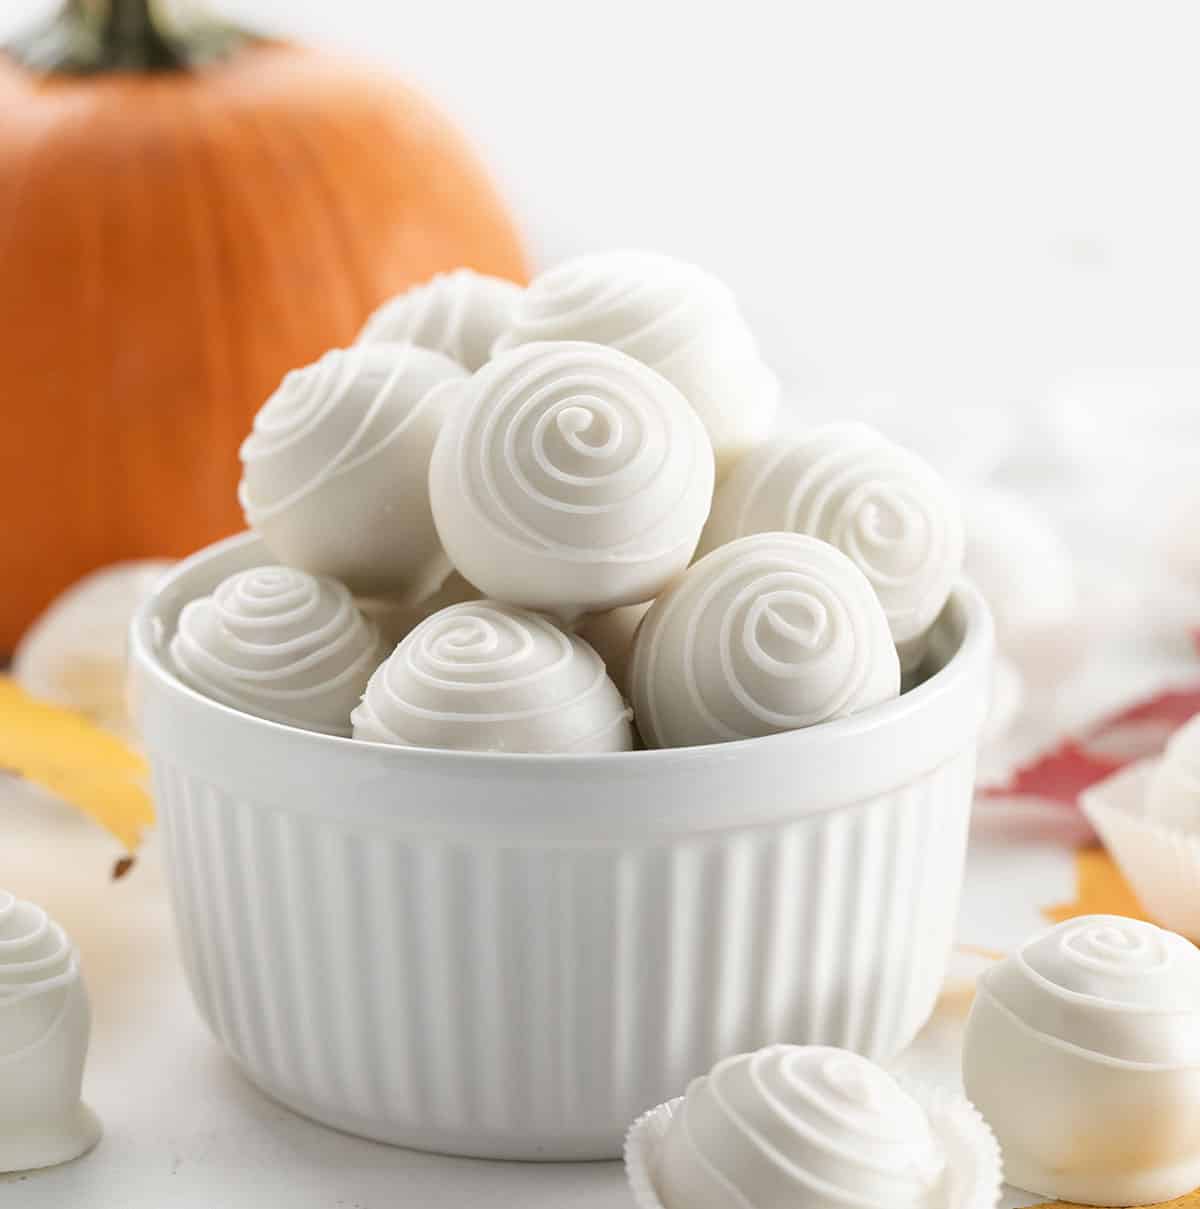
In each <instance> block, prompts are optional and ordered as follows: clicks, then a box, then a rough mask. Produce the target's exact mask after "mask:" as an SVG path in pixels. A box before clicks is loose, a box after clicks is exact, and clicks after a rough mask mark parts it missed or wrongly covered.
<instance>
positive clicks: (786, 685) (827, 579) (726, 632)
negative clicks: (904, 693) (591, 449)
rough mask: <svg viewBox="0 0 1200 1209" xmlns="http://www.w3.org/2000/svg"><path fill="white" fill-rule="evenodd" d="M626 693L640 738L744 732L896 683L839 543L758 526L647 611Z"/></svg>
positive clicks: (892, 652)
mask: <svg viewBox="0 0 1200 1209" xmlns="http://www.w3.org/2000/svg"><path fill="white" fill-rule="evenodd" d="M629 680H630V692H631V697H632V700H633V708H634V715H635V717H636V718H637V723H638V730H639V732H640V733H641V735H642V738H643V739H644V740H645V741H646V745H647V746H648V747H688V746H692V745H698V744H704V743H723V742H727V741H729V740H734V739H752V738H756V737H758V736H760V735H770V734H775V733H777V732H779V731H785V730H796V729H799V728H800V727H804V726H812V725H814V724H816V723H818V722H826V721H828V720H830V719H832V718H844V717H846V716H847V715H849V714H854V713H857V712H858V711H859V710H863V709H866V708H867V707H868V706H871V705H877V704H879V703H880V702H881V701H887V700H889V699H891V698H893V697H895V696H897V694H898V693H899V692H900V662H899V660H898V659H897V657H896V648H895V646H894V645H893V644H892V637H891V634H890V633H889V631H888V625H887V618H886V617H885V616H884V614H883V609H882V607H881V606H880V604H879V601H878V599H877V598H876V596H875V593H874V592H873V591H872V590H871V585H870V584H869V583H868V582H867V579H866V577H865V576H864V575H863V573H862V572H861V571H860V570H859V569H858V568H857V567H856V566H855V565H854V564H853V563H852V562H851V561H850V559H848V558H847V557H846V556H845V555H844V554H842V553H841V551H839V550H837V549H835V548H834V547H833V546H831V545H828V544H827V543H826V542H822V541H818V540H817V539H816V538H813V537H806V536H804V535H803V534H799V533H760V534H756V535H754V536H751V537H744V538H741V539H739V540H738V541H735V542H730V543H729V545H727V546H722V547H721V548H720V549H719V550H715V551H714V552H713V553H712V554H710V555H708V556H707V557H706V558H702V559H701V560H700V561H699V562H697V563H696V564H694V565H693V566H692V567H690V568H689V569H688V571H687V573H686V574H685V575H684V576H683V578H682V579H680V580H679V581H678V582H677V583H675V584H673V585H672V586H671V587H670V588H668V589H667V591H666V592H664V593H663V594H662V595H661V596H660V597H659V598H658V599H657V600H656V601H655V602H654V604H653V606H652V607H651V609H650V611H649V613H647V614H646V616H645V618H644V619H643V621H642V624H641V626H640V628H639V629H638V632H637V637H636V638H635V639H634V644H633V665H632V668H631V670H630V674H629Z"/></svg>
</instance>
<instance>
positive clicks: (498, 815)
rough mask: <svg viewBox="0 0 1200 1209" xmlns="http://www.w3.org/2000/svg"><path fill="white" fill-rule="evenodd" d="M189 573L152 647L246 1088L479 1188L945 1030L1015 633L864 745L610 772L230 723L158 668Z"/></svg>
mask: <svg viewBox="0 0 1200 1209" xmlns="http://www.w3.org/2000/svg"><path fill="white" fill-rule="evenodd" d="M263 561H266V554H265V551H264V550H263V548H262V547H261V546H260V545H259V544H258V542H257V541H256V540H254V539H253V538H250V537H248V536H242V537H237V538H232V539H230V540H228V541H225V542H222V543H219V544H218V545H215V546H212V547H210V548H208V549H207V550H204V551H201V552H200V553H199V554H197V555H195V556H194V557H193V558H191V559H188V560H187V561H186V562H184V563H181V564H180V565H179V566H178V567H177V568H176V570H175V571H174V572H173V573H172V574H171V575H170V577H169V578H167V579H166V580H165V581H164V582H163V583H162V585H161V586H160V587H159V589H158V591H157V592H156V593H155V595H154V596H153V598H152V599H151V600H149V601H148V602H147V603H146V605H145V606H144V607H143V608H142V609H141V611H140V612H139V614H138V616H137V618H136V619H135V621H134V625H133V633H132V644H131V645H132V657H133V665H134V683H135V704H136V709H137V714H138V717H139V720H140V725H141V730H142V735H143V739H144V742H145V746H146V749H147V751H148V753H149V756H150V760H151V763H152V766H153V771H154V787H155V796H156V798H157V801H158V806H159V812H160V817H161V820H162V825H163V829H164V831H165V833H166V834H165V838H166V849H167V852H168V860H169V865H170V870H171V885H172V893H173V898H174V908H175V914H176V918H177V922H178V930H179V936H180V941H181V946H182V951H183V958H184V962H185V965H186V967H187V972H188V975H189V978H190V981H191V985H192V989H193V992H194V994H195V998H196V1002H197V1003H198V1005H199V1007H200V1011H201V1013H202V1014H203V1016H204V1018H205V1020H206V1021H207V1022H208V1024H209V1025H210V1026H211V1028H212V1030H213V1031H214V1033H215V1034H216V1035H217V1037H218V1038H219V1039H220V1041H221V1043H222V1044H223V1045H224V1046H225V1048H226V1049H227V1050H228V1051H229V1053H230V1054H232V1055H233V1057H234V1058H235V1059H236V1061H237V1062H238V1063H239V1064H240V1065H241V1067H242V1068H243V1069H244V1070H245V1072H246V1073H247V1074H248V1075H249V1077H250V1078H251V1079H252V1080H253V1081H254V1082H255V1083H257V1084H258V1085H259V1086H260V1087H261V1088H262V1089H263V1090H264V1091H266V1092H267V1093H268V1094H270V1095H271V1096H273V1097H275V1099H277V1100H279V1101H281V1102H282V1103H284V1104H286V1105H288V1106H289V1107H291V1108H294V1109H295V1110H297V1111H298V1112H301V1113H303V1114H305V1115H306V1116H310V1117H313V1118H315V1119H316V1120H319V1121H323V1122H325V1123H326V1124H329V1125H333V1126H336V1127H338V1128H340V1129H345V1130H348V1131H350V1132H352V1133H357V1134H362V1135H364V1136H367V1137H371V1138H376V1139H379V1140H381V1141H386V1142H393V1143H399V1144H403V1145H408V1146H415V1147H421V1148H424V1149H431V1150H439V1151H445V1152H450V1153H456V1154H467V1155H476V1156H483V1157H503V1158H526V1159H592V1158H616V1157H619V1156H620V1154H621V1146H622V1138H623V1135H624V1132H625V1129H626V1127H627V1125H628V1123H629V1122H630V1121H631V1120H633V1119H634V1118H635V1117H636V1116H638V1114H639V1113H641V1112H643V1111H645V1110H646V1109H648V1108H649V1107H651V1106H652V1105H654V1104H658V1103H660V1102H662V1101H665V1100H667V1099H669V1098H670V1097H671V1096H673V1095H676V1094H678V1092H679V1091H680V1090H681V1089H682V1088H684V1087H686V1086H687V1083H688V1081H689V1080H690V1079H691V1078H692V1077H693V1076H695V1075H698V1074H701V1073H703V1072H704V1071H706V1070H708V1069H709V1068H710V1067H711V1066H712V1065H713V1064H714V1063H715V1062H716V1061H717V1060H718V1059H719V1058H721V1057H723V1056H725V1055H727V1054H732V1053H736V1052H739V1051H745V1050H752V1049H756V1048H758V1047H759V1046H762V1045H765V1044H767V1043H769V1042H772V1041H792V1042H807V1043H820V1044H825V1045H837V1046H843V1047H847V1048H850V1049H856V1050H859V1051H861V1052H862V1053H864V1054H867V1055H869V1056H871V1057H874V1058H886V1057H888V1056H890V1055H892V1054H894V1053H895V1052H897V1051H898V1050H900V1049H901V1048H903V1047H904V1046H905V1045H907V1043H908V1042H909V1041H910V1040H911V1039H912V1037H913V1036H914V1035H915V1034H916V1032H917V1031H918V1030H919V1029H920V1027H921V1025H922V1024H923V1022H924V1021H925V1020H926V1018H927V1017H928V1015H929V1013H930V1011H931V1010H932V1008H933V1004H934V1001H935V998H936V996H937V993H938V988H939V986H940V984H941V981H942V977H943V975H944V972H945V968H946V962H947V959H948V955H949V951H950V947H951V941H952V934H953V928H954V922H955V915H956V912H957V908H958V900H959V893H960V889H961V883H962V871H963V856H964V850H965V846H966V833H967V820H968V815H969V813H970V805H971V797H972V781H973V772H974V764H975V745H976V739H977V736H978V733H979V730H980V727H981V725H982V722H983V718H984V715H985V713H986V710H987V705H988V691H989V681H990V675H991V656H992V627H991V621H990V618H989V616H988V613H987V609H986V606H985V605H984V604H983V602H982V600H981V598H980V597H979V595H978V593H976V592H975V590H974V589H973V588H971V587H969V586H967V585H961V586H959V587H958V588H957V589H956V590H955V592H954V594H953V596H952V598H951V601H950V603H949V605H948V606H947V608H946V611H945V614H944V615H943V617H942V619H941V620H940V621H939V623H938V626H937V633H936V635H935V642H934V644H933V650H934V656H935V658H937V659H938V660H939V662H940V663H943V664H944V666H942V667H941V669H940V670H939V671H937V672H936V673H935V674H934V675H933V676H932V677H931V678H930V679H929V680H928V681H926V683H924V684H923V685H921V686H920V687H918V688H916V689H914V690H913V691H911V692H909V693H906V694H905V695H904V696H903V697H901V698H900V699H898V700H896V701H893V702H889V703H887V704H886V705H883V706H880V707H877V708H875V709H871V710H868V711H866V712H864V713H862V714H859V715H857V716H855V717H853V718H849V719H846V720H843V721H838V722H833V723H827V724H825V725H822V726H818V727H813V728H811V729H809V730H803V731H796V732H792V733H789V734H782V735H775V736H772V737H770V738H765V739H755V740H752V741H749V742H742V743H726V744H721V745H718V746H713V747H703V748H689V749H679V750H669V751H649V752H629V753H620V754H603V755H565V756H547V755H513V754H490V753H461V752H441V751H426V750H417V749H409V748H401V747H384V746H379V745H375V744H367V743H356V742H354V741H352V740H349V739H340V738H336V737H331V736H326V735H320V734H313V733H309V732H305V731H299V730H293V729H290V728H288V727H286V726H281V725H278V724H276V723H273V722H268V721H265V720H263V719H260V718H253V717H249V716H247V715H244V714H240V713H237V712H236V711H234V710H231V709H228V708H226V707H225V706H222V705H220V704H217V703H216V702H214V701H210V700H208V699H206V698H204V697H201V696H199V695H198V694H197V693H194V692H192V691H191V690H190V689H188V688H186V687H185V686H184V685H183V684H182V683H180V682H179V681H178V680H176V679H175V677H174V676H173V675H171V673H170V671H169V670H167V668H166V666H165V665H164V662H163V652H164V650H165V645H166V641H167V639H168V638H169V636H170V634H171V632H172V629H173V627H174V623H175V618H176V616H177V614H178V612H179V610H180V608H181V607H182V605H183V604H184V603H185V602H186V601H188V600H190V599H191V598H193V597H195V596H198V595H201V594H203V593H206V592H209V591H211V590H212V589H213V587H214V586H215V585H216V584H217V583H218V582H219V581H220V580H221V579H223V578H225V577H226V576H227V575H229V574H231V573H232V572H234V571H238V570H241V569H243V568H245V567H248V566H252V565H254V564H256V563H260V562H263Z"/></svg>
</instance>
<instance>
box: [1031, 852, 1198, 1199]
mask: <svg viewBox="0 0 1200 1209" xmlns="http://www.w3.org/2000/svg"><path fill="white" fill-rule="evenodd" d="M1075 878H1076V885H1077V891H1076V898H1075V901H1074V902H1073V903H1060V904H1059V905H1058V906H1055V907H1047V908H1046V910H1045V912H1044V913H1045V915H1046V917H1047V918H1048V919H1051V920H1053V921H1054V922H1055V923H1062V921H1063V920H1064V919H1074V918H1076V916H1079V915H1127V916H1129V917H1130V918H1131V919H1149V918H1150V917H1149V916H1148V915H1147V914H1146V913H1145V911H1144V910H1143V909H1142V904H1141V903H1139V902H1138V899H1137V895H1136V894H1134V892H1133V891H1132V890H1131V889H1130V888H1129V883H1128V882H1127V881H1126V880H1125V878H1124V876H1122V874H1121V871H1120V869H1118V868H1117V866H1116V864H1115V862H1114V861H1113V859H1112V857H1111V856H1109V855H1108V853H1107V851H1105V849H1103V848H1084V849H1082V850H1081V851H1080V852H1078V853H1076V855H1075ZM1198 1209H1200V1207H1198Z"/></svg>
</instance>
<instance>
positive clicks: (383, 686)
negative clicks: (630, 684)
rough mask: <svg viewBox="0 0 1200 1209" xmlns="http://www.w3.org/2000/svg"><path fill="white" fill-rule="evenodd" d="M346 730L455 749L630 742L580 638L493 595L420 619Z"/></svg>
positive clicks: (622, 745) (624, 717) (624, 713)
mask: <svg viewBox="0 0 1200 1209" xmlns="http://www.w3.org/2000/svg"><path fill="white" fill-rule="evenodd" d="M353 720H354V737H355V738H356V739H365V740H370V741H372V742H375V743H393V744H398V745H401V746H406V747H434V748H450V749H453V750H457V751H507V752H605V751H629V750H630V749H631V747H632V745H633V732H632V729H631V727H630V713H629V710H628V709H627V708H626V706H625V702H624V701H623V700H622V699H621V694H620V693H619V692H618V691H617V688H616V686H615V685H614V684H613V682H612V681H611V680H610V679H609V677H608V674H607V673H606V672H605V670H604V664H603V662H602V661H601V659H600V656H599V655H597V654H596V652H595V651H594V650H592V648H591V647H590V646H588V644H587V643H586V642H584V641H583V639H582V638H577V637H576V636H575V635H574V634H569V633H567V632H565V631H564V630H561V629H559V627H558V626H556V625H555V624H554V623H553V622H551V621H550V620H549V619H548V618H546V617H543V616H542V615H541V614H539V613H532V612H530V611H529V610H527V609H519V608H515V607H513V606H511V605H504V604H499V603H497V602H495V601H490V600H480V601H469V602H467V603H464V604H457V605H451V606H450V607H449V608H445V609H442V610H441V612H439V613H435V614H434V615H433V616H432V617H428V618H426V619H425V620H424V621H422V622H421V623H420V624H419V625H418V626H417V627H416V629H414V630H413V631H412V632H411V633H410V634H409V635H408V636H407V637H406V638H405V639H404V640H403V641H402V642H401V643H400V645H399V646H398V647H397V648H396V649H395V651H393V652H392V654H391V655H390V656H389V657H388V659H387V660H386V661H385V662H384V663H383V664H382V665H381V666H380V667H379V670H378V671H376V673H375V674H374V675H373V676H372V677H371V682H370V684H368V685H367V691H366V694H365V695H364V697H363V700H362V704H361V705H359V706H358V708H357V709H355V711H354V717H353Z"/></svg>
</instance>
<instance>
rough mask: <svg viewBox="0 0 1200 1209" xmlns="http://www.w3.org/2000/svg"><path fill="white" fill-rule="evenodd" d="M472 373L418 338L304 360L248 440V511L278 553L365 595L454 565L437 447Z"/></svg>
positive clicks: (404, 590)
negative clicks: (437, 502)
mask: <svg viewBox="0 0 1200 1209" xmlns="http://www.w3.org/2000/svg"><path fill="white" fill-rule="evenodd" d="M466 379H467V374H466V372H465V371H464V370H463V369H462V367H461V366H459V365H456V364H455V363H454V362H453V361H451V360H450V359H449V358H448V357H445V356H443V355H442V354H441V353H436V352H431V351H430V350H429V349H424V348H418V347H417V346H416V345H412V344H380V345H368V346H364V347H359V348H352V349H337V350H335V351H333V352H330V353H326V354H325V356H324V357H322V358H321V359H320V361H317V362H315V363H314V364H313V365H309V366H306V367H305V368H304V369H299V370H294V371H293V372H292V373H290V374H288V375H287V376H286V377H285V378H284V379H283V382H282V384H281V385H280V387H279V389H278V390H277V391H276V392H275V393H274V394H273V395H272V396H271V397H270V398H269V399H268V400H267V401H266V403H264V404H263V406H262V408H261V409H260V410H259V412H258V415H257V416H256V417H255V419H254V428H253V431H252V432H251V433H250V435H249V436H248V437H247V438H246V440H245V441H244V442H243V444H242V449H241V458H242V466H243V470H242V482H241V487H240V489H239V496H240V499H241V502H242V509H243V511H244V512H245V514H246V521H247V523H248V524H249V525H250V526H251V528H253V529H255V530H256V531H257V532H258V533H259V534H261V536H262V538H263V540H264V541H265V542H266V544H267V547H268V549H269V550H270V551H271V553H272V555H273V556H274V557H275V558H277V559H278V560H279V561H280V562H285V563H288V564H290V565H291V566H294V567H300V568H301V569H303V570H305V571H310V572H312V573H313V574H314V575H331V576H333V577H334V578H336V579H340V580H341V581H342V582H343V583H344V584H346V585H347V587H349V588H350V590H351V591H353V592H356V593H358V594H359V595H363V596H375V595H384V594H405V595H408V596H410V597H411V598H412V599H414V600H415V599H419V598H420V597H423V596H428V595H429V594H430V593H431V592H432V591H434V590H436V588H437V587H438V585H439V584H440V583H441V582H442V580H443V579H445V578H446V576H447V575H448V574H449V572H450V564H449V563H448V562H447V560H446V556H445V554H444V553H443V551H442V548H441V544H440V543H439V541H438V538H437V532H436V530H435V529H434V525H433V516H432V514H431V513H430V510H429V487H428V475H429V459H430V456H431V454H432V453H433V446H434V442H435V441H436V439H437V436H438V432H439V431H440V429H441V426H442V423H443V421H444V419H445V417H446V415H447V412H448V410H449V409H450V408H451V407H452V406H453V404H454V402H455V400H456V398H457V390H458V389H460V388H461V387H462V385H463V384H464V383H465V382H466Z"/></svg>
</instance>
